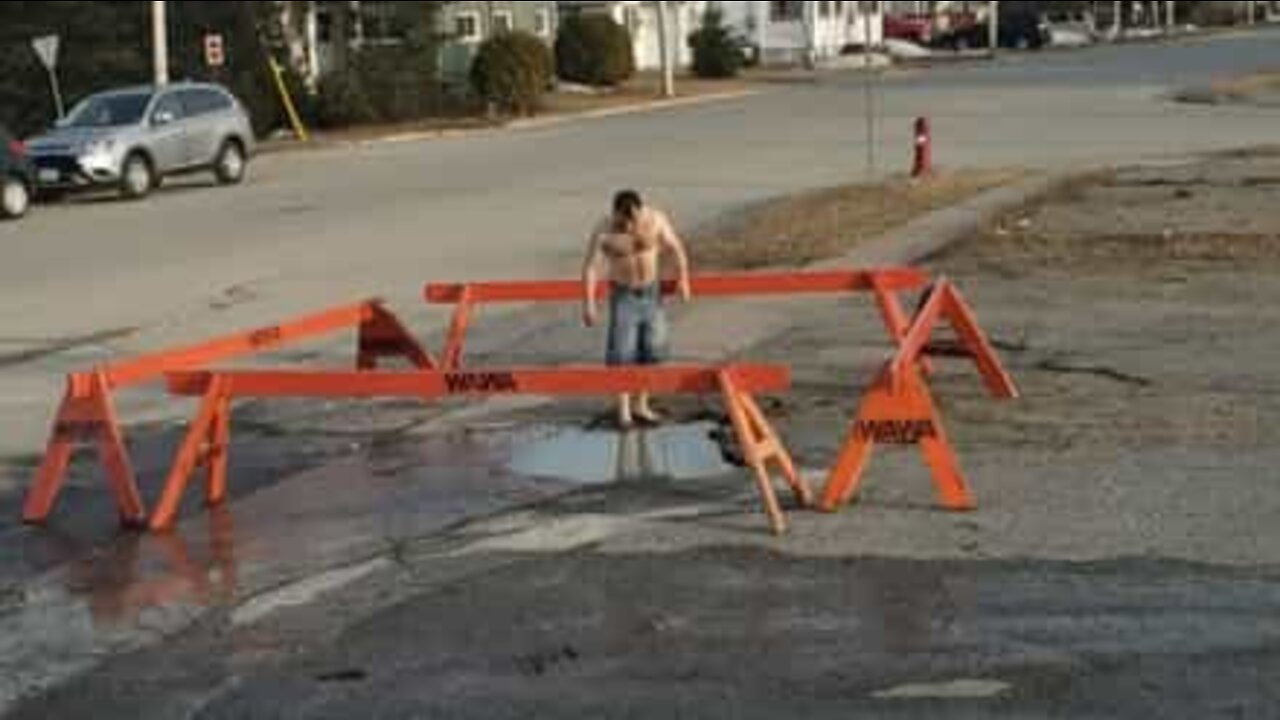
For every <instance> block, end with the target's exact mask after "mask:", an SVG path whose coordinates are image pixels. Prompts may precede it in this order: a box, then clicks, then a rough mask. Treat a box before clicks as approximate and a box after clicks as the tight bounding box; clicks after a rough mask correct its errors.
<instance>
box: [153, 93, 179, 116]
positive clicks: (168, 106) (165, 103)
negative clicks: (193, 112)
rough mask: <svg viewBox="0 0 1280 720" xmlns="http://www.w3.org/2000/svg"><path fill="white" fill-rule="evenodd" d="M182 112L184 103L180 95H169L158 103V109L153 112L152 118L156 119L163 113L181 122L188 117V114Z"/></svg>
mask: <svg viewBox="0 0 1280 720" xmlns="http://www.w3.org/2000/svg"><path fill="white" fill-rule="evenodd" d="M182 110H183V108H182V101H181V99H179V97H178V94H177V93H169V94H168V95H164V96H162V97H161V98H160V100H159V101H157V102H156V109H155V110H153V111H152V112H151V117H152V119H155V118H156V117H157V116H158V115H160V114H161V113H169V114H170V115H172V116H173V119H174V120H181V119H182V118H184V117H186V113H184V112H183V111H182Z"/></svg>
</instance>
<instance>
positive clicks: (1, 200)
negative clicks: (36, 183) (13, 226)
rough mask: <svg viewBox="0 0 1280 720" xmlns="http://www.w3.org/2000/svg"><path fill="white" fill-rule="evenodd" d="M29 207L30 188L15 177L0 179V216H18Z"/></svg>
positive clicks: (24, 213)
mask: <svg viewBox="0 0 1280 720" xmlns="http://www.w3.org/2000/svg"><path fill="white" fill-rule="evenodd" d="M29 207H31V190H30V189H29V188H27V184H26V183H25V182H23V181H22V180H19V179H18V178H15V177H7V178H4V180H2V181H0V218H20V217H22V216H23V215H26V214H27V208H29Z"/></svg>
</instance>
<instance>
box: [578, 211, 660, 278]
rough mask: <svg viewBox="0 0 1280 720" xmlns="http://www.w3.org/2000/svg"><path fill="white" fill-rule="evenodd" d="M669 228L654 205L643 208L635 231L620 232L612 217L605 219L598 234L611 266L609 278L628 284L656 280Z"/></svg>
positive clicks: (601, 248)
mask: <svg viewBox="0 0 1280 720" xmlns="http://www.w3.org/2000/svg"><path fill="white" fill-rule="evenodd" d="M668 228H669V225H668V220H667V218H666V216H665V215H663V214H662V213H661V212H659V211H657V210H653V209H651V208H644V209H642V210H641V211H640V217H639V218H637V220H636V223H635V227H634V229H633V230H632V232H620V231H619V230H618V228H617V227H616V226H615V225H614V221H613V219H612V218H606V219H605V220H603V221H602V222H601V223H600V225H599V226H598V228H597V230H596V234H597V237H598V238H599V241H600V251H601V254H602V255H604V258H605V261H606V263H607V265H608V268H609V269H608V278H609V280H611V281H612V282H615V283H618V284H620V285H625V286H627V287H644V286H647V285H652V284H653V283H655V282H657V281H658V278H659V271H660V268H659V265H660V261H661V257H662V248H663V244H664V237H665V235H666V233H668V232H669V229H668Z"/></svg>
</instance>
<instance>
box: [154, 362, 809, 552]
mask: <svg viewBox="0 0 1280 720" xmlns="http://www.w3.org/2000/svg"><path fill="white" fill-rule="evenodd" d="M168 378H169V389H170V392H172V393H173V394H175V395H185V396H199V397H201V398H202V400H201V403H200V409H199V412H198V413H197V415H196V418H195V420H194V421H193V422H192V424H191V428H190V430H189V431H188V433H187V437H186V439H185V440H184V441H183V443H182V446H181V448H180V449H179V451H178V456H177V459H176V460H175V461H174V465H173V469H172V470H171V472H170V474H169V479H168V481H167V482H166V483H165V487H164V491H163V493H162V494H161V497H160V500H159V502H158V503H157V505H156V508H155V512H154V513H153V514H152V515H151V518H150V523H149V524H150V527H151V529H152V530H153V531H156V532H164V531H167V530H170V529H172V528H173V526H174V524H175V523H176V522H177V518H178V513H179V509H180V507H181V504H182V498H183V496H184V495H185V494H186V491H187V487H188V486H189V485H190V483H191V477H192V475H193V474H194V473H195V472H196V470H198V469H200V468H201V467H203V468H206V469H207V471H208V477H207V480H206V491H205V494H206V500H207V502H208V503H209V504H210V505H215V506H216V505H219V504H221V503H222V502H224V501H225V499H226V487H227V467H228V465H227V453H228V446H229V444H230V441H231V410H230V405H231V401H232V400H233V399H234V398H235V397H237V396H240V397H256V398H280V397H288V398H293V397H345V398H374V397H411V398H422V399H430V398H436V397H443V396H450V395H503V394H507V395H509V394H527V395H605V394H610V395H611V394H617V393H623V392H642V391H651V392H661V393H664V394H681V393H686V394H688V393H696V394H711V393H718V394H720V395H721V396H722V397H723V398H724V402H725V405H726V409H727V410H728V412H729V416H730V417H731V419H732V424H733V427H734V431H735V432H736V433H737V436H738V442H739V443H740V445H741V447H742V449H743V455H744V459H745V461H746V463H747V465H749V466H750V467H751V468H752V469H753V470H754V472H755V476H756V480H757V485H758V488H759V491H760V493H761V497H762V500H763V502H764V506H765V512H766V514H767V515H768V517H769V523H770V526H771V527H772V529H773V531H774V532H775V533H779V534H780V533H783V532H785V531H786V527H787V524H786V519H785V517H784V516H783V514H782V509H781V506H780V505H779V503H778V499H777V497H776V495H775V493H774V490H773V485H772V475H771V473H770V472H769V469H768V465H769V463H774V464H776V465H777V466H778V468H779V469H780V470H781V472H782V475H783V477H784V478H785V479H786V481H787V484H788V485H790V486H791V488H792V490H793V491H794V492H795V495H796V500H797V502H798V503H799V504H800V505H802V506H808V505H809V504H810V503H811V502H812V500H813V494H812V492H811V491H810V490H809V487H808V485H807V483H806V482H805V480H804V479H803V478H802V477H801V476H800V475H799V473H797V472H796V469H795V463H794V462H793V461H792V459H791V456H790V455H789V454H788V453H787V450H786V448H785V447H784V446H783V444H782V441H781V439H779V437H778V435H777V433H776V432H774V430H773V428H772V427H770V426H769V423H768V420H767V419H766V418H765V416H764V413H763V412H762V411H761V410H760V408H759V406H758V405H757V404H756V403H755V400H754V399H753V397H752V393H755V392H781V391H784V390H787V389H788V388H790V386H791V371H790V369H789V368H787V367H784V366H777V365H735V366H727V367H723V368H708V367H692V366H668V367H644V368H641V367H634V368H632V367H628V368H601V367H562V368H555V369H546V368H512V369H504V370H488V371H483V372H441V371H435V370H427V371H417V372H381V373H344V372H308V371H262V372H255V371H232V372H210V371H200V372H190V371H186V372H174V373H169V374H168Z"/></svg>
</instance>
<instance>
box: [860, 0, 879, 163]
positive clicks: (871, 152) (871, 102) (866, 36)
mask: <svg viewBox="0 0 1280 720" xmlns="http://www.w3.org/2000/svg"><path fill="white" fill-rule="evenodd" d="M857 7H858V8H859V11H860V12H861V14H862V58H863V61H862V64H863V68H862V72H863V73H864V74H865V75H866V92H865V104H866V106H867V180H874V179H875V176H876V93H875V79H876V78H875V75H874V73H875V70H874V69H873V68H872V67H871V63H872V56H871V16H872V14H873V13H874V12H875V10H874V9H870V10H868V9H867V8H868V7H872V8H874V6H870V5H862V4H859V5H858V6H857Z"/></svg>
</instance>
